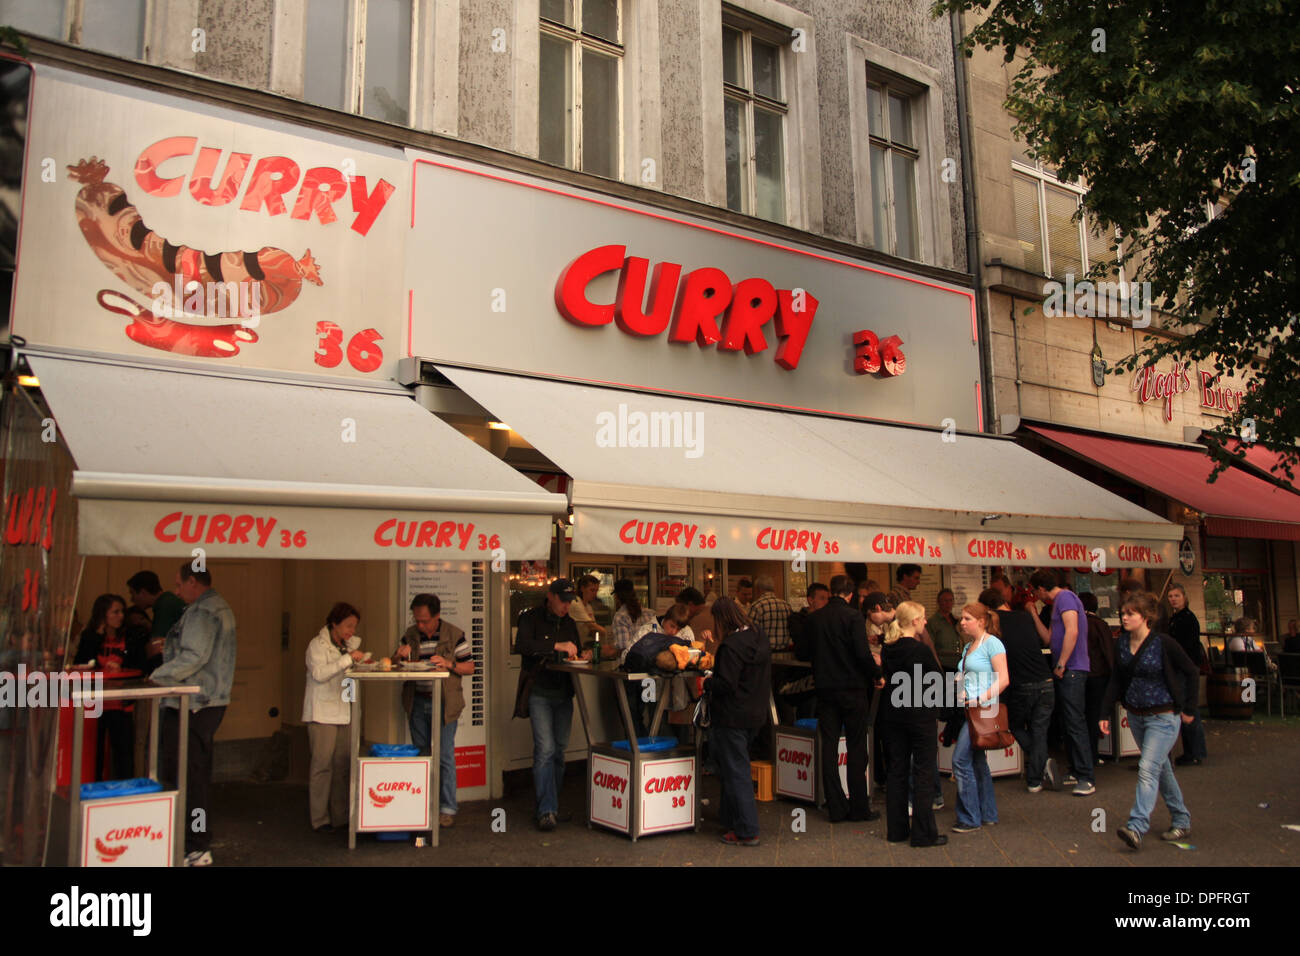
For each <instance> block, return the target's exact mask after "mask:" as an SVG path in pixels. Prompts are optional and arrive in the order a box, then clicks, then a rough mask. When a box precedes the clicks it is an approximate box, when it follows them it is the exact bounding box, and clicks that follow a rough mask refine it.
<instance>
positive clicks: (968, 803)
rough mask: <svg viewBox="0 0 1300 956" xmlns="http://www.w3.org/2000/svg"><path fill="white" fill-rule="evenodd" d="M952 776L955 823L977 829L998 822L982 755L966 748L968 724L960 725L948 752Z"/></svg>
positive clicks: (968, 740)
mask: <svg viewBox="0 0 1300 956" xmlns="http://www.w3.org/2000/svg"><path fill="white" fill-rule="evenodd" d="M952 775H953V779H955V780H956V781H957V822H958V823H960V824H961V825H962V826H968V827H978V826H983V825H984V824H985V823H997V822H998V804H997V801H996V800H994V799H993V774H992V773H991V772H990V771H989V761H988V757H987V756H985V754H984V751H982V750H976V749H975V748H974V747H972V746H971V745H970V724H969V723H964V724H962V725H961V733H959V734H958V735H957V745H956V746H955V747H953V751H952Z"/></svg>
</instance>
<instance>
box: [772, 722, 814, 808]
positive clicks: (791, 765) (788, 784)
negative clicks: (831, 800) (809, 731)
mask: <svg viewBox="0 0 1300 956" xmlns="http://www.w3.org/2000/svg"><path fill="white" fill-rule="evenodd" d="M816 749H817V738H815V737H806V736H804V735H803V734H782V733H778V734H777V735H776V781H775V783H774V784H773V787H772V789H773V790H775V791H776V793H778V794H779V795H781V796H783V797H793V798H794V799H796V800H807V801H808V802H809V803H813V802H815V801H816V799H817V762H816V756H815V752H816Z"/></svg>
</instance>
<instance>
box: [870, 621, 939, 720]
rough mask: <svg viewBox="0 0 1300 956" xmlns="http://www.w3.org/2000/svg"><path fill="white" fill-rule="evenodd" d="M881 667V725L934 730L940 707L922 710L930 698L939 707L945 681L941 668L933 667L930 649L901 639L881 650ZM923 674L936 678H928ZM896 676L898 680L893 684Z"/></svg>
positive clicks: (906, 638)
mask: <svg viewBox="0 0 1300 956" xmlns="http://www.w3.org/2000/svg"><path fill="white" fill-rule="evenodd" d="M880 663H881V665H882V666H883V667H884V671H885V689H884V691H883V692H882V693H883V695H884V696H883V697H882V699H881V701H880V711H879V719H880V721H881V723H886V724H899V723H914V724H929V725H930V726H931V727H933V726H934V722H935V721H936V720H938V719H939V706H925V705H924V702H925V701H926V700H927V698H929V699H931V700H935V701H938V702H939V703H940V704H941V703H942V701H943V695H944V677H943V668H941V667H940V666H939V665H938V664H937V663H935V660H934V655H933V654H932V653H930V649H929V648H928V647H926V646H925V645H924V644H923V643H921V642H920V641H918V640H916V639H915V638H912V637H900V638H899V639H898V640H896V641H894V642H893V643H892V644H886V645H885V646H884V647H883V648H882V649H881V651H880ZM926 674H934V675H936V676H935V677H930V678H927V677H926V676H925V675H926ZM895 675H900V677H899V678H898V679H897V680H895ZM903 677H906V679H905V680H904V679H903ZM932 682H933V683H932ZM914 705H920V706H914Z"/></svg>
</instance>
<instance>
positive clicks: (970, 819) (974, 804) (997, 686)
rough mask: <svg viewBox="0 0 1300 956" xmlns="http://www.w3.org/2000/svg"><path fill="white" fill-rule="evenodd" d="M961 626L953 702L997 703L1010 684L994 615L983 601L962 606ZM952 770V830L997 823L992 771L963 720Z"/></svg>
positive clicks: (964, 830)
mask: <svg viewBox="0 0 1300 956" xmlns="http://www.w3.org/2000/svg"><path fill="white" fill-rule="evenodd" d="M961 630H962V633H963V634H964V635H966V638H967V644H966V647H965V648H964V649H963V650H962V654H961V669H960V670H959V671H958V683H957V687H958V696H957V703H958V704H959V705H961V706H963V707H980V708H986V707H993V708H996V707H997V706H998V698H999V696H1000V695H1001V693H1002V692H1003V691H1004V690H1006V689H1007V686H1008V685H1009V684H1010V683H1011V678H1010V676H1009V674H1008V672H1007V649H1006V647H1005V646H1004V645H1003V644H1002V641H1001V640H999V638H998V634H999V631H998V616H997V614H996V613H994V612H993V611H990V610H989V609H988V608H987V607H985V606H984V605H983V604H979V603H978V602H977V603H974V604H967V605H966V606H965V607H964V608H962V610H961ZM952 775H953V777H954V778H956V780H957V825H956V826H954V827H953V828H952V832H953V833H972V832H974V831H975V830H978V829H980V827H981V826H984V825H992V824H994V823H997V822H998V805H997V801H996V800H994V798H993V774H992V773H990V772H989V762H988V758H987V757H986V756H985V755H984V751H983V750H979V749H977V748H976V747H974V746H973V741H972V740H971V734H970V721H969V720H963V721H962V725H961V730H960V731H959V732H958V734H957V743H956V746H955V747H954V748H953V752H952Z"/></svg>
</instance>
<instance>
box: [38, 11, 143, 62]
mask: <svg viewBox="0 0 1300 956" xmlns="http://www.w3.org/2000/svg"><path fill="white" fill-rule="evenodd" d="M45 2H46V3H47V4H48V3H51V2H57V3H58V5H59V7H60V12H59V22H60V24H61V26H60V29H59V33H58V35H57V36H54V37H48V39H53V40H57V41H58V42H60V43H70V44H73V45H75V46H79V47H83V48H84V49H87V50H94V51H95V52H96V53H104V54H106V55H108V56H122V54H120V53H114V52H112V51H110V50H100V49H98V48H96V47H88V46H86V45H85V42H84V41H83V39H82V36H83V33H82V31H83V29H84V27H85V20H86V2H87V0H45ZM91 2H93V0H91ZM167 2H168V0H144V17H143V22H142V24H141V31H140V36H139V38H138V39H139V42H138V43H137V45H136V52H135V53H134V54H133V55H131V56H129V57H125V59H130V60H136V61H139V62H147V61H148V60H149V51H150V47H151V46H152V44H151V43H150V37H151V36H152V32H153V31H152V25H153V23H154V20H155V16H156V12H155V7H161V6H164V5H165V4H166V3H167ZM39 35H40V34H33V36H39Z"/></svg>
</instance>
